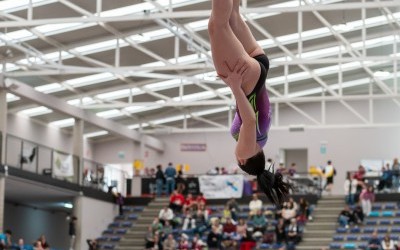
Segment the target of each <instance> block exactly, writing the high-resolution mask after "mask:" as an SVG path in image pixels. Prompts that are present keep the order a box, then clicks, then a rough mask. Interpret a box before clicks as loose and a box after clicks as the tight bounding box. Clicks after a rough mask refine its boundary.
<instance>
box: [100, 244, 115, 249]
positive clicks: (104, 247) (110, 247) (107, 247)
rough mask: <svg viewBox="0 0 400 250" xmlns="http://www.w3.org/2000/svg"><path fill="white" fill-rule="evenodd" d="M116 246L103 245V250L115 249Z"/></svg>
mask: <svg viewBox="0 0 400 250" xmlns="http://www.w3.org/2000/svg"><path fill="white" fill-rule="evenodd" d="M114 247H115V246H114V245H111V244H105V245H102V248H103V249H114Z"/></svg>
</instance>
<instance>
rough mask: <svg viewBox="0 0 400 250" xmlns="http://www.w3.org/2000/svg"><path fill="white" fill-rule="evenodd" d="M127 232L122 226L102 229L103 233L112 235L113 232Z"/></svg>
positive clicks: (121, 233) (122, 233) (120, 233)
mask: <svg viewBox="0 0 400 250" xmlns="http://www.w3.org/2000/svg"><path fill="white" fill-rule="evenodd" d="M127 232H128V230H127V229H124V228H117V229H113V228H107V229H106V230H104V231H103V235H113V234H119V235H124V234H126V233H127Z"/></svg>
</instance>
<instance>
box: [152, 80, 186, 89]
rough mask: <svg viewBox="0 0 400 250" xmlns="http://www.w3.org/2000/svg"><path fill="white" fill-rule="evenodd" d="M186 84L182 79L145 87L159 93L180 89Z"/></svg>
mask: <svg viewBox="0 0 400 250" xmlns="http://www.w3.org/2000/svg"><path fill="white" fill-rule="evenodd" d="M185 82H186V81H182V80H180V79H172V80H167V81H162V82H156V83H151V84H147V85H145V88H146V89H149V90H152V91H158V90H163V89H170V88H175V87H179V86H180V85H181V84H185Z"/></svg>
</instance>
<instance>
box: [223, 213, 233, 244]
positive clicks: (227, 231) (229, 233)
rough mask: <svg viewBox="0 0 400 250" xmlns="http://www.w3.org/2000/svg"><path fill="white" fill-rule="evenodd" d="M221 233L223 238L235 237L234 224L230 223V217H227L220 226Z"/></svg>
mask: <svg viewBox="0 0 400 250" xmlns="http://www.w3.org/2000/svg"><path fill="white" fill-rule="evenodd" d="M222 233H223V238H224V239H228V238H229V239H234V238H236V225H234V224H233V223H232V219H231V218H227V219H226V222H225V224H224V225H223V227H222Z"/></svg>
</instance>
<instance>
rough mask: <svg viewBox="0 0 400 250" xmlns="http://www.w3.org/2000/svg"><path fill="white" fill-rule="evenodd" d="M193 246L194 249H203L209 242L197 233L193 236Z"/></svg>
mask: <svg viewBox="0 0 400 250" xmlns="http://www.w3.org/2000/svg"><path fill="white" fill-rule="evenodd" d="M191 246H192V250H203V249H205V247H207V244H206V243H205V242H203V241H202V240H201V239H200V237H199V235H198V234H196V235H195V236H193V239H192V242H191Z"/></svg>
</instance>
